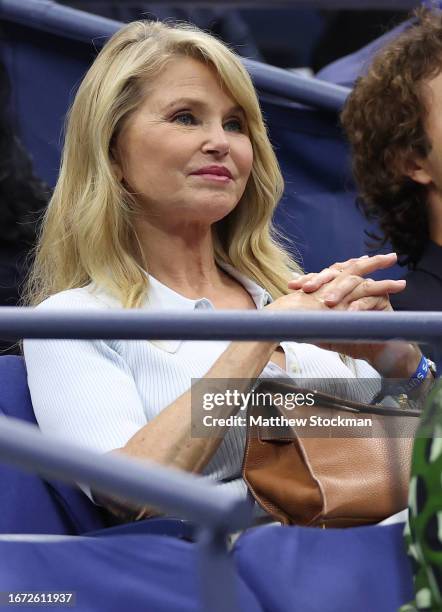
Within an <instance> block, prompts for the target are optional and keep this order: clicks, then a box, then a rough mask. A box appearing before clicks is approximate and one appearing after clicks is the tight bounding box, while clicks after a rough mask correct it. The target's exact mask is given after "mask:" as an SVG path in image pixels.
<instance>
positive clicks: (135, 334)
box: [0, 307, 442, 612]
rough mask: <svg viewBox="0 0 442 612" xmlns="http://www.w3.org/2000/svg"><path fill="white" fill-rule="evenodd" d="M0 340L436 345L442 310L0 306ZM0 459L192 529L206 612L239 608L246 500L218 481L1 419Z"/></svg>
mask: <svg viewBox="0 0 442 612" xmlns="http://www.w3.org/2000/svg"><path fill="white" fill-rule="evenodd" d="M0 337H2V338H9V339H17V338H59V339H63V338H64V339H66V338H69V339H75V338H77V339H137V340H140V339H145V340H160V339H183V340H252V339H255V340H269V339H272V340H279V341H282V340H296V341H299V342H313V341H319V340H322V341H336V340H340V341H343V340H345V341H357V342H361V341H363V342H369V341H373V340H380V341H381V340H392V339H395V340H398V339H402V340H407V341H416V342H421V343H422V342H424V343H425V342H430V343H433V344H435V345H437V346H439V345H440V344H441V342H442V313H438V312H434V313H413V312H401V313H373V312H366V313H342V312H327V313H321V312H299V313H291V312H286V313H276V312H249V311H247V312H245V311H217V312H193V313H182V314H173V313H169V314H162V313H145V312H142V311H140V310H123V309H121V310H114V311H111V312H106V313H103V312H99V313H95V312H88V313H84V312H81V313H78V312H75V311H51V312H50V313H49V312H42V311H38V310H34V309H32V308H8V307H2V308H0ZM0 458H2V460H3V461H6V462H9V463H12V464H15V465H18V466H21V467H23V468H25V469H27V470H31V471H34V472H37V473H39V474H42V475H44V476H53V477H54V476H55V477H57V478H59V479H62V480H65V481H68V482H82V483H85V484H87V485H90V486H91V487H93V488H94V489H96V490H97V491H102V492H104V493H108V494H110V495H116V496H120V497H122V498H124V499H128V500H132V501H134V502H137V503H141V504H153V505H155V506H156V507H158V508H160V509H161V510H164V511H166V512H170V513H173V514H175V515H179V516H182V517H185V518H188V519H190V520H192V521H193V522H195V523H196V524H197V525H198V526H199V537H198V545H199V550H200V564H199V567H200V572H201V575H202V581H201V585H202V588H203V589H204V590H203V593H202V597H203V603H204V606H205V608H204V609H207V610H211V611H213V612H227V611H229V612H234V611H239V604H238V601H237V598H236V592H235V572H234V567H233V562H232V560H231V558H230V557H229V555H228V552H227V548H226V535H227V534H228V533H229V532H231V531H237V530H240V529H244V528H246V527H247V526H248V525H250V522H251V508H250V504H248V503H247V502H243V501H238V499H237V498H235V497H232V496H230V495H226V494H225V493H224V492H222V493H221V492H220V491H219V490H217V487H216V485H212V484H210V483H208V482H207V481H206V480H204V481H203V480H202V479H201V477H198V476H194V475H191V474H186V473H182V472H178V471H176V470H172V469H169V468H165V467H160V466H158V465H152V466H149V464H148V463H147V462H143V463H142V465H141V464H140V462H139V461H137V460H134V459H130V458H128V457H118V456H109V455H106V456H103V455H100V454H98V453H94V452H92V451H87V450H85V449H79V448H77V447H76V446H74V445H70V444H66V443H65V442H63V443H60V442H58V441H57V440H54V439H51V438H50V437H48V436H45V435H43V434H42V433H41V432H39V430H38V429H37V428H36V427H35V426H32V425H30V424H26V423H23V422H19V421H18V420H16V419H12V418H7V417H1V418H0Z"/></svg>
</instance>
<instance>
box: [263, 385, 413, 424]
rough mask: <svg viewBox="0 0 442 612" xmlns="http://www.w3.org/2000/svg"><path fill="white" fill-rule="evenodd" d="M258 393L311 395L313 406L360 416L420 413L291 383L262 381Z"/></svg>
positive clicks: (402, 415) (411, 409) (401, 415)
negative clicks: (364, 401)
mask: <svg viewBox="0 0 442 612" xmlns="http://www.w3.org/2000/svg"><path fill="white" fill-rule="evenodd" d="M257 391H259V392H260V393H281V394H283V395H284V394H285V393H294V392H296V393H301V394H306V393H313V394H314V396H315V404H318V405H320V406H321V407H322V408H334V409H337V410H343V411H345V412H353V413H361V414H379V415H382V416H399V417H405V416H407V417H420V416H421V414H422V412H421V411H420V410H416V409H413V408H400V407H398V408H395V407H393V406H384V405H383V404H364V403H362V402H356V401H353V400H348V399H345V398H343V397H337V396H335V395H330V394H328V393H324V392H322V391H317V390H316V389H305V388H301V387H296V386H295V385H293V383H288V382H286V381H279V380H275V379H267V380H266V379H263V380H261V382H260V383H259V384H258V385H257V387H256V388H255V392H257Z"/></svg>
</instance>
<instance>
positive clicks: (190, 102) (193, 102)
mask: <svg viewBox="0 0 442 612" xmlns="http://www.w3.org/2000/svg"><path fill="white" fill-rule="evenodd" d="M182 104H184V105H186V106H193V107H196V108H207V106H208V104H206V103H205V102H202V101H201V100H198V99H196V98H187V97H186V98H177V99H175V100H172V102H169V104H167V105H166V106H165V109H164V110H165V111H168V110H169V109H171V108H173V107H175V106H179V105H182ZM229 113H242V114H243V115H245V112H244V109H243V108H242V106H240V105H239V104H235V105H234V106H232V107H231V108H229V109H228V110H227V112H226V114H229Z"/></svg>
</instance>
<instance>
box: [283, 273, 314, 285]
mask: <svg viewBox="0 0 442 612" xmlns="http://www.w3.org/2000/svg"><path fill="white" fill-rule="evenodd" d="M315 275H316V272H310V273H309V274H298V276H297V277H296V278H293V279H292V280H290V281H289V282H288V286H289V289H302V286H303V285H304V284H305V283H306V282H308V281H309V280H310V279H311V278H313V277H314V276H315Z"/></svg>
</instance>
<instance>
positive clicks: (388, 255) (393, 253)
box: [385, 251, 397, 257]
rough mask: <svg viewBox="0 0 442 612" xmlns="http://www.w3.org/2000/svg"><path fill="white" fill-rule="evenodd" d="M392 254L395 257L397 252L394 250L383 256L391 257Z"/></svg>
mask: <svg viewBox="0 0 442 612" xmlns="http://www.w3.org/2000/svg"><path fill="white" fill-rule="evenodd" d="M392 255H394V256H395V257H396V256H397V253H395V252H394V251H393V252H392V253H387V254H386V255H385V257H391V256H392Z"/></svg>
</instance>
